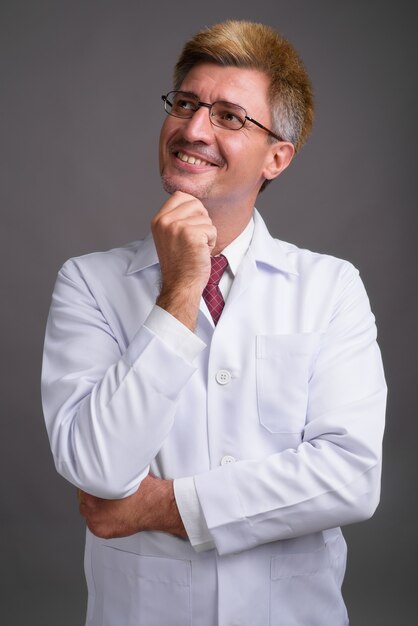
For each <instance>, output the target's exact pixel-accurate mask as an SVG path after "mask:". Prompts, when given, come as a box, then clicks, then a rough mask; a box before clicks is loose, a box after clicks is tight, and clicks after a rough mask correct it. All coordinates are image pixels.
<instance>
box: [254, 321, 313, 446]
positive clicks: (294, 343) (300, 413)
mask: <svg viewBox="0 0 418 626" xmlns="http://www.w3.org/2000/svg"><path fill="white" fill-rule="evenodd" d="M319 340H320V334H319V333H300V334H290V335H259V336H257V338H256V376H257V404H258V414H259V419H260V424H261V425H262V426H264V427H265V428H266V429H267V430H269V431H270V432H272V433H283V434H300V433H301V431H302V430H303V427H304V425H305V418H306V410H307V406H308V386H309V378H310V376H311V374H312V369H313V364H314V361H315V357H316V354H317V351H318V349H319Z"/></svg>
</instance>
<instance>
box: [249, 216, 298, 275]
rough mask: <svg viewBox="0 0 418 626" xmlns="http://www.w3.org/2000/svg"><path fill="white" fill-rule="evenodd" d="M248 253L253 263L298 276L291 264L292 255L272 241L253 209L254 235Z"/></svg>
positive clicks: (280, 244) (281, 245)
mask: <svg viewBox="0 0 418 626" xmlns="http://www.w3.org/2000/svg"><path fill="white" fill-rule="evenodd" d="M249 253H250V254H251V255H252V256H253V258H254V260H255V262H256V263H257V264H258V263H260V264H261V263H262V264H264V265H268V266H269V267H271V268H274V269H276V270H278V271H281V272H285V273H286V274H294V275H296V276H297V275H298V271H297V269H296V267H295V265H294V263H293V262H292V258H293V255H289V254H288V253H287V252H286V250H285V245H284V244H283V243H282V242H281V241H279V240H278V239H274V238H273V237H272V236H271V235H270V233H269V231H268V230H267V226H266V224H265V222H264V220H263V218H262V217H261V215H260V213H259V212H258V211H257V209H254V234H253V238H252V240H251V244H250V248H249Z"/></svg>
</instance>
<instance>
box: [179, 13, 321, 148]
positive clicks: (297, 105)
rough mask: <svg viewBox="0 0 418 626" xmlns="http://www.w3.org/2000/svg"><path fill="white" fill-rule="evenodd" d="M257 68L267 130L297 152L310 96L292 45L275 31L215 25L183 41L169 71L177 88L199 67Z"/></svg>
mask: <svg viewBox="0 0 418 626" xmlns="http://www.w3.org/2000/svg"><path fill="white" fill-rule="evenodd" d="M205 62H206V63H215V64H217V65H223V66H235V67H241V68H249V69H256V70H259V71H261V72H263V73H264V74H266V75H267V76H268V78H269V79H270V88H269V104H270V108H271V114H272V130H273V131H274V132H275V133H276V134H277V135H279V136H280V137H282V138H283V139H284V140H285V141H290V142H291V143H292V144H293V145H294V147H295V151H298V150H299V148H300V147H301V146H302V144H303V143H304V142H305V140H306V138H307V136H308V135H309V133H310V130H311V128H312V122H313V95H312V87H311V83H310V80H309V77H308V74H307V72H306V70H305V68H304V66H303V64H302V61H301V59H300V57H299V55H298V54H297V52H296V50H295V49H294V48H293V46H292V45H291V44H290V43H289V42H288V41H287V40H286V39H284V38H283V37H282V36H281V35H279V34H278V33H276V31H275V30H273V29H272V28H270V27H269V26H265V25H264V24H257V23H255V22H246V21H233V20H228V21H226V22H223V23H220V24H215V25H214V26H211V27H210V28H206V29H204V30H202V31H200V32H198V33H197V34H196V35H195V36H194V37H192V39H190V41H188V42H187V43H186V44H185V46H184V48H183V50H182V53H181V55H180V58H179V60H178V62H177V64H176V66H175V69H174V88H175V89H179V88H180V86H181V84H182V82H183V80H184V79H185V77H186V75H187V74H188V72H189V71H190V70H191V69H192V67H193V66H195V65H197V64H198V63H205Z"/></svg>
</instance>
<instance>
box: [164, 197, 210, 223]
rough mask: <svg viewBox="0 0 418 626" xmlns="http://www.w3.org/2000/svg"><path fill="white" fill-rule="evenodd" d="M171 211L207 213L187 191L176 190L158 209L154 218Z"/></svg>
mask: <svg viewBox="0 0 418 626" xmlns="http://www.w3.org/2000/svg"><path fill="white" fill-rule="evenodd" d="M173 211H181V212H184V213H185V214H191V213H200V214H203V215H207V214H208V212H207V210H206V208H205V207H204V205H203V204H202V203H201V202H200V200H198V199H197V198H195V197H194V196H191V195H190V194H188V193H183V192H182V191H176V192H175V194H173V195H172V196H171V197H170V198H169V199H168V200H167V202H166V203H165V204H163V206H162V207H161V209H160V210H159V211H158V213H157V215H156V216H155V217H156V218H159V217H162V216H163V215H167V214H169V213H172V212H173Z"/></svg>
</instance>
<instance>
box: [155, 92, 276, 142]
mask: <svg viewBox="0 0 418 626" xmlns="http://www.w3.org/2000/svg"><path fill="white" fill-rule="evenodd" d="M173 93H174V94H177V93H184V94H186V95H189V96H193V98H196V104H197V108H196V109H195V110H194V111H190V112H191V115H190V116H187V115H186V116H182V115H176V114H175V113H172V111H167V103H169V102H170V101H169V100H168V97H169V96H170V95H171V94H173ZM161 100H163V102H164V110H165V112H166V113H167V114H168V115H171V116H172V117H177V118H178V119H183V120H190V119H192V117H193V115H194V114H195V113H196V111H197V110H198V109H200V107H206V108H207V109H209V120H210V123H211V124H212V125H213V126H216V127H217V128H223V129H224V130H241V128H243V127H244V124H245V122H246V121H249V122H252V123H253V124H255V125H256V126H258V127H259V128H261V129H262V130H265V131H266V132H267V133H268V134H269V135H271V136H272V137H274V138H275V139H277V141H285V140H284V139H283V138H282V137H280V135H277V133H274V132H273V131H272V130H270V129H269V128H267V126H264V125H263V124H261V123H260V122H257V120H255V119H254V118H253V117H250V116H249V115H247V111H246V110H245V109H244V107H242V106H241V105H240V104H235V103H234V102H228V101H227V100H216V102H212V104H210V103H208V102H202V101H201V100H199V99H198V97H197V96H196V94H194V93H192V92H191V91H182V90H181V89H174V90H173V91H169V92H168V93H167V94H166V95H163V96H161ZM220 103H224V104H231V105H232V106H234V107H239V108H240V109H242V111H243V112H244V121H243V123H242V125H241V126H239V127H238V128H227V127H226V126H219V125H218V124H215V122H214V121H213V119H212V116H211V114H210V113H211V109H212V107H213V106H214V105H215V104H220ZM171 106H173V105H171Z"/></svg>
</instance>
